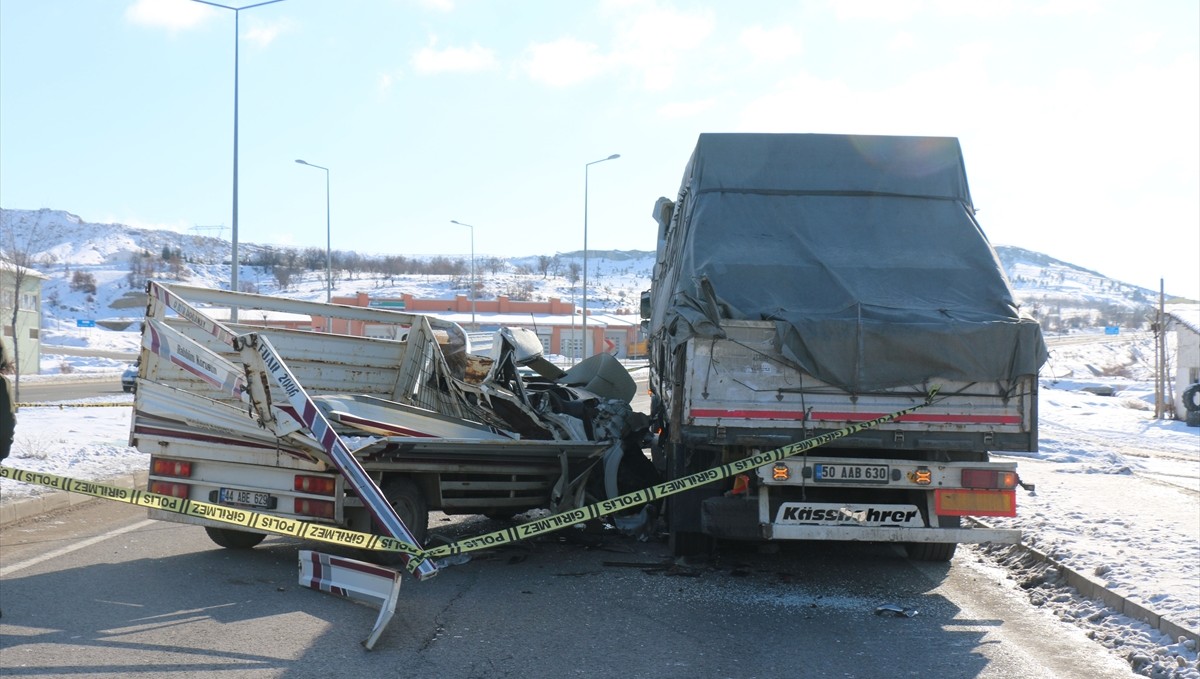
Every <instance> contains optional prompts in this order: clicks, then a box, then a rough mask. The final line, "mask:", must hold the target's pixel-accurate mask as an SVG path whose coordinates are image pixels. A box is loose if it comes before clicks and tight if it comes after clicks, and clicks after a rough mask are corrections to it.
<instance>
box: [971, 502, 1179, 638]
mask: <svg viewBox="0 0 1200 679" xmlns="http://www.w3.org/2000/svg"><path fill="white" fill-rule="evenodd" d="M968 521H970V522H972V523H976V524H978V525H979V526H980V527H983V528H991V526H989V525H988V524H986V523H984V522H982V521H979V520H978V519H968ZM1011 546H1012V547H1014V548H1016V549H1017V550H1020V551H1021V552H1022V553H1023V554H1027V555H1029V556H1031V557H1033V558H1035V559H1037V560H1038V561H1041V562H1043V563H1048V564H1051V565H1053V566H1054V568H1055V569H1056V570H1057V571H1058V573H1059V574H1060V575H1061V576H1062V579H1063V582H1065V583H1066V584H1068V585H1070V586H1071V587H1074V588H1075V590H1076V591H1078V592H1079V594H1080V596H1083V597H1086V598H1088V599H1094V600H1096V601H1101V602H1103V603H1104V604H1105V605H1106V606H1108V607H1109V608H1112V609H1113V610H1115V611H1116V612H1118V613H1120V614H1121V615H1124V616H1126V617H1129V618H1133V619H1134V620H1141V621H1142V622H1144V623H1146V624H1147V625H1150V626H1151V627H1153V628H1155V629H1157V630H1158V631H1160V632H1162V633H1163V634H1165V635H1167V636H1168V637H1170V638H1171V640H1172V641H1178V640H1179V638H1180V637H1186V638H1188V639H1191V640H1193V641H1195V642H1196V643H1197V644H1200V632H1198V631H1196V630H1193V629H1188V628H1186V627H1184V626H1183V625H1180V624H1179V623H1176V622H1175V621H1173V620H1169V619H1167V618H1166V617H1164V616H1163V615H1162V614H1161V613H1159V612H1158V611H1155V610H1154V609H1152V608H1149V607H1147V606H1145V605H1143V604H1140V603H1137V602H1136V601H1131V600H1130V599H1128V598H1126V597H1125V596H1123V595H1121V594H1118V593H1117V592H1114V591H1113V590H1111V589H1108V588H1107V587H1105V586H1104V585H1103V584H1101V583H1099V582H1096V581H1095V580H1093V579H1092V578H1090V577H1088V576H1086V575H1084V574H1082V573H1080V572H1078V571H1076V570H1075V569H1073V568H1071V567H1070V566H1067V565H1065V564H1063V563H1062V562H1060V561H1058V560H1057V559H1055V558H1054V557H1052V556H1050V555H1048V554H1045V553H1043V552H1042V551H1040V550H1038V549H1036V548H1034V547H1030V546H1029V545H1027V544H1025V543H1023V542H1018V543H1016V544H1014V545H1011Z"/></svg>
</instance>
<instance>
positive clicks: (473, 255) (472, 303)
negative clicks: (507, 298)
mask: <svg viewBox="0 0 1200 679" xmlns="http://www.w3.org/2000/svg"><path fill="white" fill-rule="evenodd" d="M450 223H451V224H458V225H459V226H465V227H467V228H468V229H470V230H471V327H472V328H473V329H474V330H475V332H479V326H478V325H476V323H475V227H474V226H471V225H470V224H463V223H462V222H460V221H458V220H456V219H451V220H450Z"/></svg>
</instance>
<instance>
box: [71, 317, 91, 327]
mask: <svg viewBox="0 0 1200 679" xmlns="http://www.w3.org/2000/svg"><path fill="white" fill-rule="evenodd" d="M75 327H77V328H94V327H96V321H95V320H94V319H91V318H80V319H77V320H76V321H75Z"/></svg>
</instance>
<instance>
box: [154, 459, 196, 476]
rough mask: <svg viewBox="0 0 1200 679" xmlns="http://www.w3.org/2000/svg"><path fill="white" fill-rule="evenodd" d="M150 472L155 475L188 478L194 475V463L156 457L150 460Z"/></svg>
mask: <svg viewBox="0 0 1200 679" xmlns="http://www.w3.org/2000/svg"><path fill="white" fill-rule="evenodd" d="M150 473H151V474H154V475H155V476H174V477H176V478H181V479H186V478H188V477H190V476H191V475H192V463H191V462H184V461H183V460H167V459H164V458H161V457H156V458H153V459H152V460H150Z"/></svg>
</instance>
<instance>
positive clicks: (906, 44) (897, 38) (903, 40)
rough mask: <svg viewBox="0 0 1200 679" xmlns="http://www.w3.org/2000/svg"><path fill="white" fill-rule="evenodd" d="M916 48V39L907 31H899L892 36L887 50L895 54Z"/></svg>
mask: <svg viewBox="0 0 1200 679" xmlns="http://www.w3.org/2000/svg"><path fill="white" fill-rule="evenodd" d="M916 46H917V39H916V37H914V36H913V34H912V33H909V32H908V31H901V32H899V33H897V34H896V35H894V36H892V39H891V40H890V41H889V42H888V48H889V49H891V50H893V51H896V52H904V51H908V50H910V49H912V48H914V47H916Z"/></svg>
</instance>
